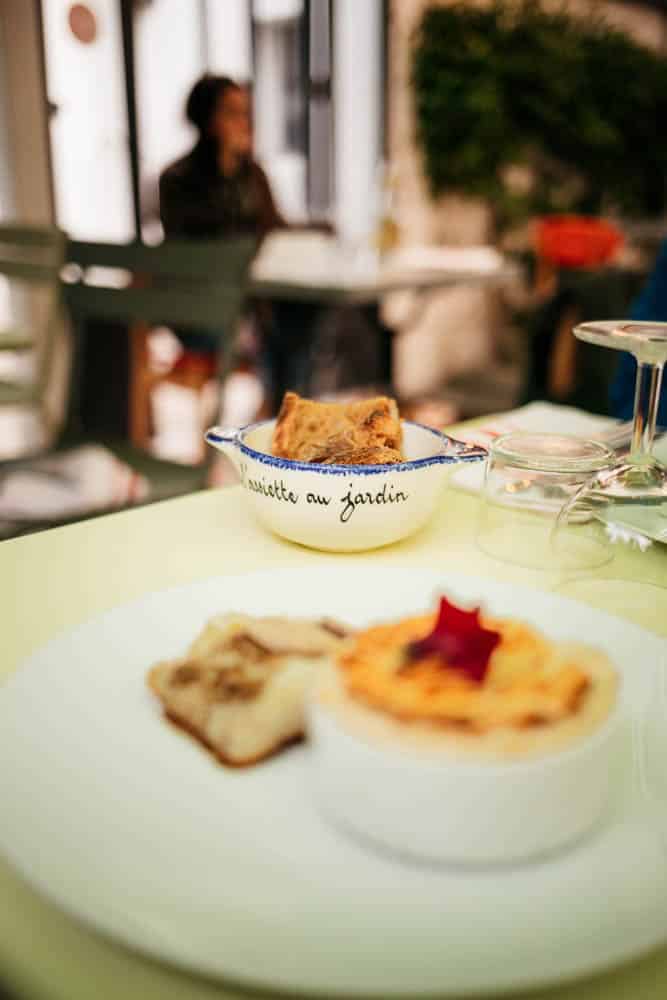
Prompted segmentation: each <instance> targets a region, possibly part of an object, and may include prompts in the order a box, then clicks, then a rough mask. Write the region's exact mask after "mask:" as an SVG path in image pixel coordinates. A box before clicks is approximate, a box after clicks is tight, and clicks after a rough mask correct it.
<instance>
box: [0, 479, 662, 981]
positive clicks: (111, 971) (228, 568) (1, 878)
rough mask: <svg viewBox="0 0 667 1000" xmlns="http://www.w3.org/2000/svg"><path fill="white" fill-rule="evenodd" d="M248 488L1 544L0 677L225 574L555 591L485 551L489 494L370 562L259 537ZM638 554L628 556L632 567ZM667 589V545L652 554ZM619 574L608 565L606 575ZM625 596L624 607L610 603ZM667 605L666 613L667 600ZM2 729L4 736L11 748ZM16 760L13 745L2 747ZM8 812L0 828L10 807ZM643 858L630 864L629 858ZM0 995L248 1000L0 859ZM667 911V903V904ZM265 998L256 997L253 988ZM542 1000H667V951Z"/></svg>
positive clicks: (454, 504) (641, 612)
mask: <svg viewBox="0 0 667 1000" xmlns="http://www.w3.org/2000/svg"><path fill="white" fill-rule="evenodd" d="M241 501H242V495H241V493H240V490H239V488H238V487H233V488H230V489H226V490H221V491H208V492H205V493H198V494H195V495H193V496H191V497H187V498H185V499H181V500H172V501H168V502H166V503H161V504H154V505H152V506H150V507H145V508H142V509H140V510H135V511H132V512H129V513H123V514H115V515H112V516H109V517H104V518H99V519H97V520H92V521H86V522H83V523H81V524H77V525H74V526H72V527H68V528H60V529H56V530H54V531H49V532H44V533H42V534H36V535H31V536H28V537H26V538H20V539H16V540H14V541H9V542H4V543H2V544H0V608H2V626H3V627H2V654H3V655H2V660H1V663H0V680H1V679H2V677H3V676H8V675H9V674H10V673H11V672H12V671H13V670H14V669H15V668H16V667H17V666H18V664H19V663H20V662H21V660H22V659H23V658H24V657H25V656H27V655H28V654H29V653H30V652H31V651H32V650H34V649H36V648H37V647H38V646H40V645H41V644H43V643H45V642H46V641H47V640H49V639H50V638H51V637H52V636H54V635H55V634H56V633H57V632H59V631H61V630H63V629H68V628H70V627H71V626H73V625H74V624H75V623H77V622H80V621H82V620H83V619H86V618H89V617H90V616H92V615H95V614H97V613H98V612H101V611H103V610H105V609H108V608H110V607H112V606H113V605H116V604H120V603H125V602H127V601H130V600H132V599H133V598H135V597H138V596H139V595H141V594H143V593H145V592H147V591H151V590H160V589H163V588H166V587H169V586H173V585H176V584H180V583H186V582H188V581H192V580H196V579H202V578H206V577H209V576H214V575H217V574H222V573H236V572H243V571H250V570H255V569H262V568H265V567H269V566H271V567H277V566H281V567H288V566H303V567H307V566H312V565H314V564H315V563H317V564H319V565H321V564H324V563H326V562H327V561H328V562H329V563H330V564H336V563H339V562H340V561H341V560H345V561H346V563H348V564H350V565H351V566H352V567H353V566H354V565H355V564H361V563H364V564H367V563H369V562H371V561H373V562H375V563H376V564H377V565H386V566H397V565H411V566H419V565H428V566H441V567H442V568H443V569H447V570H458V571H460V572H461V573H466V574H474V575H482V576H490V577H495V578H496V579H503V580H508V581H515V582H519V583H522V584H524V585H528V586H534V587H537V588H540V589H550V588H551V586H552V584H553V582H554V578H553V577H550V576H549V575H548V574H545V573H540V572H537V571H530V570H523V569H520V568H518V567H511V566H508V565H504V564H502V563H498V562H495V561H494V560H491V559H489V558H487V557H486V556H484V555H483V554H482V553H481V552H480V551H479V550H478V549H477V548H476V547H475V545H474V537H473V533H474V523H475V515H476V511H477V506H478V503H479V501H478V499H477V498H476V497H474V496H469V495H466V494H464V493H460V492H456V491H455V490H449V491H447V492H446V493H445V494H444V497H443V501H442V504H441V506H440V509H439V512H438V514H437V515H436V517H435V518H434V519H433V521H432V522H431V524H430V525H429V527H428V528H426V529H425V530H424V531H422V532H420V533H419V534H418V535H417V536H415V537H414V538H412V539H408V540H407V541H405V542H403V543H401V544H399V545H395V546H392V547H390V548H387V549H383V550H379V551H376V552H371V553H365V554H361V555H339V556H332V555H323V554H318V553H314V552H311V551H308V550H306V549H302V548H300V547H298V546H295V545H291V544H289V543H287V542H283V541H281V540H279V539H277V538H274V537H272V536H270V535H268V534H265V533H264V532H263V531H261V530H260V529H259V528H258V527H257V526H256V525H255V523H254V521H253V520H252V518H251V516H250V514H249V513H247V512H246V510H245V507H244V505H243V503H242V502H241ZM631 560H632V555H631V554H628V555H627V557H626V556H623V559H622V560H621V561H619V572H620V573H621V575H622V573H623V566H624V565H625V566H626V567H630V563H631ZM643 560H645V562H644V563H643V565H645V566H646V567H647V568H648V569H649V570H650V573H651V575H652V577H653V578H654V579H655V577H656V576H659V577H662V578H664V579H665V580H666V581H667V548H666V547H665V546H653V548H652V549H651V551H650V552H649V553H648V554H647V555H646V556H644V557H643ZM605 575H607V576H609V575H610V574H609V569H608V568H605V569H602V570H600V571H599V576H600V577H604V576H605ZM620 600H621V599H620V598H619V593H618V589H616V590H615V592H614V597H613V600H610V599H609V596H608V595H606V594H605V591H604V589H603V590H602V591H601V595H600V596H599V598H598V599H597V601H596V603H598V605H599V606H600V607H603V608H605V609H606V610H608V611H613V612H615V613H618V614H621V615H623V614H624V613H625V615H626V617H631V618H633V619H634V620H636V621H639V622H640V623H641V624H644V625H645V626H648V627H650V628H653V629H654V630H655V631H656V632H659V633H661V634H664V635H666V636H667V615H665V614H664V613H661V611H660V609H659V608H656V607H655V606H654V605H652V604H651V603H650V602H646V601H642V602H639V603H638V604H636V605H635V607H634V609H632V610H631V612H630V613H628V610H627V608H625V609H624V608H623V607H620V606H618V603H619V601H620ZM614 601H615V602H616V604H617V606H615V607H614V606H613V603H614ZM663 608H664V604H663ZM1 738H2V737H1V734H0V740H1ZM2 752H4V753H10V752H11V748H10V747H2ZM6 807H7V804H6V803H4V804H0V822H1V821H2V820H1V815H2V809H3V808H6ZM628 863H630V864H631V863H632V859H628ZM0 901H1V902H0V987H1V986H2V985H6V986H7V987H8V988H9V989H10V990H11V991H12V992H16V993H17V994H18V996H19V997H28V998H30V1000H40V998H49V1000H51V998H54V1000H55V998H57V1000H92V998H95V1000H106V998H109V1000H111V998H114V1000H116V998H123V1000H134V998H140V1000H153V998H154V1000H158V998H159V1000H172V998H173V1000H177V998H178V1000H204V998H207V1000H213V998H216V1000H237V998H241V997H243V996H247V995H248V994H244V993H242V992H239V991H238V990H236V989H232V988H225V987H224V986H221V985H219V984H216V983H211V982H205V981H203V980H198V979H196V978H193V977H191V976H189V975H186V974H184V973H181V972H179V971H176V970H174V969H170V968H167V967H165V966H161V965H159V964H157V963H155V962H152V961H150V960H148V959H145V958H143V957H141V956H138V955H135V954H132V953H131V952H129V951H126V950H125V949H123V948H121V947H119V946H116V945H114V944H110V943H108V942H107V941H105V940H104V939H102V938H100V937H98V936H96V935H95V934H93V933H91V932H90V931H88V930H86V929H85V928H83V927H81V926H79V925H78V924H76V923H75V922H74V921H73V920H70V919H69V918H68V917H65V916H63V915H62V914H61V913H60V912H59V911H58V910H56V909H55V908H54V907H53V906H51V905H50V904H49V903H47V902H45V901H43V900H42V899H41V898H40V897H38V896H37V895H36V894H35V893H34V892H32V891H31V890H30V889H28V888H27V887H26V886H25V885H24V884H23V883H22V881H21V880H20V879H19V878H18V877H17V876H15V875H14V874H13V872H12V871H11V870H10V869H9V868H8V867H7V866H6V865H5V864H4V863H2V862H0ZM665 905H666V906H667V900H666V901H665ZM252 996H255V997H258V996H259V994H256V993H253V994H252ZM531 996H532V997H533V998H534V1000H536V998H538V997H539V998H543V1000H547V998H549V1000H584V998H586V1000H588V998H596V1000H621V998H622V1000H630V998H632V1000H665V997H667V948H664V949H662V950H661V951H660V952H658V953H656V954H653V955H651V956H649V957H646V958H643V959H641V960H639V961H637V962H635V963H633V964H631V965H629V966H626V967H624V968H623V969H620V970H618V971H615V972H611V973H607V974H605V975H603V976H598V977H595V978H594V979H590V980H587V981H585V982H580V983H578V984H576V985H570V986H567V987H564V988H560V989H558V990H555V991H553V990H544V991H538V992H537V993H532V994H531Z"/></svg>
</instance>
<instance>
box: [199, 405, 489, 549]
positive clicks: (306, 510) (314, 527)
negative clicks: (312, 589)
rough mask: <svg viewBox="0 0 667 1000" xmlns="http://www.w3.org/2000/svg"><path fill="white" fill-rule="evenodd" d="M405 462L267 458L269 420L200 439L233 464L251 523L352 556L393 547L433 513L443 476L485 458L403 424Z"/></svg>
mask: <svg viewBox="0 0 667 1000" xmlns="http://www.w3.org/2000/svg"><path fill="white" fill-rule="evenodd" d="M402 425H403V452H404V454H405V456H406V461H405V462H400V463H398V464H396V465H316V464H313V463H305V462H292V461H288V460H287V459H284V458H276V457H275V456H273V455H272V454H271V440H272V436H273V430H274V426H275V421H274V420H267V421H262V422H261V423H257V424H251V425H250V426H249V427H244V428H242V429H240V430H238V429H227V428H222V427H211V428H210V429H209V430H208V431H206V435H205V437H206V440H207V442H208V443H209V444H210V445H212V446H213V447H214V448H217V449H218V450H219V451H221V452H222V453H223V454H224V455H226V456H227V457H228V458H230V459H231V461H232V462H233V463H234V465H235V466H236V469H237V471H238V473H239V475H240V477H241V485H242V487H243V489H244V491H245V496H246V498H247V501H248V503H249V504H250V506H251V508H252V510H253V512H254V514H255V515H256V517H257V519H258V520H259V521H260V522H261V523H262V524H263V525H264V527H266V528H269V529H270V530H271V531H274V532H275V533H276V534H277V535H281V536H282V537H283V538H288V539H289V540H290V541H292V542H298V543H300V544H301V545H307V546H308V547H310V548H314V549H325V550H329V551H332V552H354V551H359V550H362V549H373V548H377V547H379V546H381V545H389V544H390V543H391V542H397V541H398V540H399V539H401V538H405V537H406V536H407V535H411V534H413V532H415V531H417V530H418V529H419V528H421V527H422V526H423V525H424V524H425V523H426V521H427V520H428V519H429V517H430V516H431V515H432V513H433V511H434V510H435V508H436V505H437V502H438V498H439V496H440V492H441V490H442V487H443V485H444V483H445V479H446V475H445V473H446V470H447V469H448V468H450V467H451V466H452V465H454V464H456V463H458V462H478V461H482V460H483V459H485V458H486V451H485V449H483V448H478V447H475V446H471V445H467V444H464V443H463V442H461V441H456V440H455V439H454V438H451V437H448V436H447V435H446V434H441V433H440V432H439V431H436V430H433V429H432V428H430V427H423V426H422V425H421V424H415V423H411V422H409V421H402Z"/></svg>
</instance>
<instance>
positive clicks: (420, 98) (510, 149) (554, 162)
mask: <svg viewBox="0 0 667 1000" xmlns="http://www.w3.org/2000/svg"><path fill="white" fill-rule="evenodd" d="M412 81H413V87H414V99H415V107H416V117H417V134H418V139H419V142H420V145H421V147H422V150H423V154H424V164H425V170H426V175H427V177H428V180H429V183H430V187H431V191H432V193H433V194H434V195H438V194H442V193H443V192H445V191H450V190H458V191H461V192H465V193H468V194H472V195H480V196H482V197H486V198H489V199H491V200H492V202H493V203H494V205H495V206H496V209H497V213H498V221H499V224H500V225H501V226H503V225H508V224H511V223H513V222H516V221H519V220H521V219H523V218H525V217H526V216H528V215H530V214H534V213H544V212H561V211H579V212H590V213H597V212H601V211H609V210H612V209H613V210H618V211H621V212H623V213H625V214H628V215H651V214H654V213H658V212H661V211H663V210H664V208H665V206H666V204H667V197H666V195H667V186H666V179H667V138H666V137H665V135H664V133H663V132H662V125H663V124H666V123H667V60H665V59H663V58H662V57H660V56H658V55H656V54H654V53H652V52H650V51H649V50H647V49H645V48H643V47H642V46H640V45H638V44H636V43H635V42H633V41H631V40H630V39H629V38H628V37H627V36H626V35H624V34H622V33H621V32H619V31H618V30H615V29H613V28H611V27H609V26H608V25H607V24H606V23H605V22H604V21H603V20H601V19H593V20H591V19H587V20H583V19H581V18H575V17H573V16H570V15H568V14H567V13H565V12H564V11H560V12H555V13H554V12H547V11H545V10H543V9H542V8H541V7H540V4H539V2H538V0H519V2H516V3H508V2H507V0H505V2H502V0H498V2H496V3H495V4H494V5H493V6H491V7H487V8H478V7H473V6H468V5H467V4H466V3H459V4H456V5H454V6H451V7H440V6H435V7H431V8H429V9H427V11H426V12H425V13H424V16H423V18H422V21H421V23H420V26H419V29H418V32H417V35H416V38H415V47H414V52H413V64H412ZM517 167H521V168H528V169H527V170H525V169H524V170H523V171H518V170H517V169H516V168H517ZM508 168H510V169H508Z"/></svg>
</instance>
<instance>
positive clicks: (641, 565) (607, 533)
mask: <svg viewBox="0 0 667 1000" xmlns="http://www.w3.org/2000/svg"><path fill="white" fill-rule="evenodd" d="M574 334H575V336H576V337H578V338H579V339H580V340H585V341H587V342H588V343H590V344H597V345H599V346H600V347H607V348H612V349H614V350H618V351H629V352H630V353H631V354H633V355H634V357H635V359H636V361H637V380H636V387H635V407H634V418H633V433H632V443H631V446H630V451H629V453H628V454H627V455H624V456H621V457H620V458H619V459H618V460H617V461H616V462H615V463H614V464H613V465H611V466H610V467H608V468H606V469H603V470H601V471H600V472H598V473H596V474H595V475H594V476H592V477H591V478H590V480H589V481H588V482H587V483H585V484H583V485H582V486H581V487H580V488H579V489H578V490H577V492H576V493H575V494H574V495H573V496H572V497H571V498H570V499H569V500H568V501H567V503H565V504H564V506H563V508H562V510H561V511H560V513H559V515H558V518H557V520H556V524H555V527H554V532H553V548H554V552H555V553H559V552H562V551H563V549H564V548H567V546H568V540H569V533H568V531H567V530H566V529H567V528H568V526H569V525H570V524H571V523H572V522H573V520H576V519H577V518H580V517H581V516H582V513H583V512H586V511H588V512H590V513H591V514H593V515H594V517H595V518H596V519H597V522H598V524H599V527H598V539H599V542H600V544H602V545H606V546H607V547H608V549H609V551H610V555H611V556H612V560H610V569H609V570H607V572H606V575H605V576H603V577H597V578H596V579H591V578H590V577H586V576H583V577H582V576H580V577H579V578H577V577H576V576H575V577H571V578H570V579H566V580H564V581H563V582H562V583H561V584H560V585H559V588H558V589H559V590H562V591H566V592H567V593H569V594H570V596H575V597H579V598H583V599H584V600H586V599H591V600H592V601H593V603H597V597H598V596H599V595H602V594H604V600H605V603H607V605H608V604H609V601H610V600H611V601H612V603H614V602H616V603H618V605H619V610H620V609H625V608H627V607H628V606H633V607H634V608H635V610H636V612H637V613H636V614H634V615H633V617H634V618H635V620H638V621H640V622H641V623H642V624H649V626H650V623H651V621H652V620H653V618H654V617H655V616H656V614H660V613H662V612H663V611H664V610H665V609H667V549H666V548H665V546H664V545H663V544H660V543H661V541H663V540H664V541H665V542H667V466H665V465H664V464H663V463H662V462H660V461H659V460H658V459H657V458H656V456H655V455H654V453H653V445H654V440H655V433H656V419H657V413H658V404H659V400H660V387H661V383H662V374H663V368H664V365H665V362H666V361H667V323H657V322H656V323H653V322H638V321H634V320H628V321H625V320H605V321H595V322H586V323H580V324H579V325H578V326H576V327H575V328H574ZM637 588H639V589H638V590H637ZM612 591H616V592H617V593H616V596H615V597H614V594H613V593H612ZM658 608H660V609H661V610H660V611H658Z"/></svg>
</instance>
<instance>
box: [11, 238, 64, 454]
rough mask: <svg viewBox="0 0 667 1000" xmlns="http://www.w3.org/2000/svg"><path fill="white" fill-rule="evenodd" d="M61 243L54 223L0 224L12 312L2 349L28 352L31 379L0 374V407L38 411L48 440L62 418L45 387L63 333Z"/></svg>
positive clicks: (62, 409)
mask: <svg viewBox="0 0 667 1000" xmlns="http://www.w3.org/2000/svg"><path fill="white" fill-rule="evenodd" d="M65 245H66V240H65V236H64V234H63V233H62V232H61V231H60V230H58V229H56V228H54V227H50V226H23V225H14V224H12V225H1V226H0V276H2V277H4V278H5V279H6V280H7V282H8V289H9V301H10V304H11V307H12V313H13V316H12V322H11V325H10V326H7V327H5V328H0V353H4V352H11V353H12V354H16V353H20V354H21V355H26V354H28V353H30V354H31V355H32V359H31V360H32V364H31V374H30V376H29V377H26V378H14V377H11V376H8V375H0V406H8V405H10V406H16V407H29V408H34V409H37V410H38V411H39V415H40V417H41V420H42V423H43V425H44V427H45V430H46V439H47V440H53V438H54V437H55V435H56V434H57V431H58V427H59V424H60V423H61V422H62V419H63V417H64V406H62V407H57V406H56V407H54V406H53V405H50V404H51V403H52V400H51V399H50V395H49V393H48V391H47V390H48V386H49V382H50V379H51V376H52V374H53V363H54V358H55V355H56V351H57V346H58V344H59V342H60V343H61V345H63V346H64V345H65V344H66V337H67V322H68V320H67V316H66V313H65V310H64V307H63V301H62V293H61V286H60V273H61V270H62V267H63V264H64V262H65ZM63 378H64V379H66V372H63Z"/></svg>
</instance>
